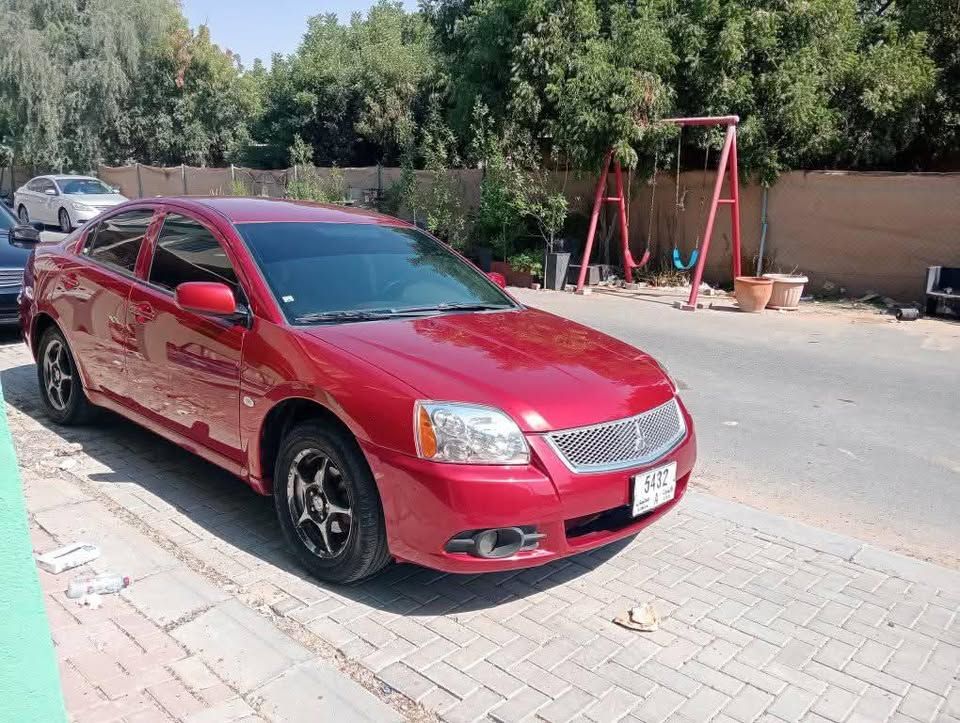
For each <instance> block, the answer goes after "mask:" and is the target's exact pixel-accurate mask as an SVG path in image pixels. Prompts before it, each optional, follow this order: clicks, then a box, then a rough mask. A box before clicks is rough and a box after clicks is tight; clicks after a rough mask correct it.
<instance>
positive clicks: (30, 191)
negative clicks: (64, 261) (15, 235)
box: [13, 176, 127, 233]
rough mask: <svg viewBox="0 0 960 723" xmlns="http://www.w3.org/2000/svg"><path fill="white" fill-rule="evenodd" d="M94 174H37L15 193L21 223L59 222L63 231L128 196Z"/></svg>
mask: <svg viewBox="0 0 960 723" xmlns="http://www.w3.org/2000/svg"><path fill="white" fill-rule="evenodd" d="M118 191H119V189H117V188H111V187H110V186H108V185H107V184H105V183H104V182H103V181H101V180H100V179H99V178H93V177H92V176H37V177H36V178H31V179H30V180H29V181H27V182H26V183H25V184H23V185H22V186H20V188H18V189H17V190H16V192H15V193H14V194H13V208H14V209H15V210H16V212H17V216H18V217H19V219H20V223H30V222H31V221H39V222H40V223H45V224H50V225H51V226H59V227H60V230H61V231H63V232H64V233H70V232H71V231H72V230H73V229H74V228H76V227H77V226H79V225H80V224H82V223H86V222H87V221H89V220H90V219H92V218H94V217H96V216H98V215H99V214H100V213H101V212H103V211H106V210H107V209H108V208H113V207H114V206H116V205H117V204H118V203H123V202H124V201H126V200H127V197H126V196H122V195H120V193H118Z"/></svg>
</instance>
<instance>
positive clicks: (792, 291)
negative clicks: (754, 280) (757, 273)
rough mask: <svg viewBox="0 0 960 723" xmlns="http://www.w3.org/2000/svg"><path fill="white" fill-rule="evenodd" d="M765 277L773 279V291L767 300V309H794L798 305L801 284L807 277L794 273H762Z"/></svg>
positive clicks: (806, 280)
mask: <svg viewBox="0 0 960 723" xmlns="http://www.w3.org/2000/svg"><path fill="white" fill-rule="evenodd" d="M763 277H764V278H765V279H772V280H773V293H772V294H771V295H770V301H768V302H767V308H768V309H790V310H793V309H796V308H797V307H798V306H800V297H801V296H803V286H804V284H806V283H807V282H808V281H809V279H808V278H807V277H806V276H795V275H794V274H764V275H763Z"/></svg>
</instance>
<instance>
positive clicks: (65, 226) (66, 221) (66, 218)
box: [57, 208, 73, 233]
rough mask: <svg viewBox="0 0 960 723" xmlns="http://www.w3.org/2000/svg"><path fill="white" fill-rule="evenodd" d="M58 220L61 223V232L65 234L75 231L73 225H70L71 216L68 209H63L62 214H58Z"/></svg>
mask: <svg viewBox="0 0 960 723" xmlns="http://www.w3.org/2000/svg"><path fill="white" fill-rule="evenodd" d="M57 219H58V220H59V221H60V230H61V231H62V232H63V233H70V232H71V231H73V224H72V223H70V214H69V213H68V212H67V209H65V208H61V209H60V213H58V214H57Z"/></svg>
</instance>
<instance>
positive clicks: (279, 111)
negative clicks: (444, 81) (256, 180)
mask: <svg viewBox="0 0 960 723" xmlns="http://www.w3.org/2000/svg"><path fill="white" fill-rule="evenodd" d="M432 63H433V59H432V56H431V54H430V48H429V28H428V27H427V26H426V24H425V23H424V21H423V18H422V17H420V16H419V15H418V14H414V13H407V12H406V11H404V9H403V6H402V4H401V3H399V2H391V1H389V0H379V2H377V3H376V4H375V5H374V6H373V7H372V8H370V10H369V11H368V13H367V15H366V17H364V16H362V15H361V14H359V13H355V14H354V15H353V17H352V18H351V21H350V23H349V25H341V24H340V22H339V21H338V20H337V17H336V15H333V14H327V15H318V16H315V17H312V18H310V20H309V21H308V27H307V32H306V34H305V35H304V39H303V43H302V44H301V46H300V48H299V49H298V50H297V52H296V53H295V54H294V55H292V56H290V57H289V58H282V57H279V56H274V59H273V63H272V66H271V70H270V73H269V75H268V77H267V78H266V80H265V82H264V83H263V87H264V98H265V110H264V114H263V117H262V119H261V120H260V121H259V123H258V124H257V129H256V131H255V132H256V135H257V137H259V138H261V139H264V140H269V141H270V142H272V143H273V144H274V145H275V147H278V148H284V149H285V148H286V146H288V145H289V144H290V143H291V142H292V141H293V137H294V136H295V135H297V134H299V135H301V136H302V137H303V138H304V140H306V141H307V142H308V143H310V144H311V145H312V146H313V148H314V157H315V160H316V161H317V162H318V163H320V164H324V165H325V164H331V163H338V164H342V165H346V164H354V163H360V164H362V163H370V162H382V163H385V164H386V163H395V162H397V161H398V160H399V158H400V155H401V153H402V151H403V149H404V148H405V147H406V146H408V145H409V144H410V143H412V142H413V141H414V139H415V135H416V129H417V125H418V115H422V106H423V100H424V89H425V87H426V83H427V79H428V77H429V75H430V73H431V68H432ZM272 160H273V162H274V163H277V164H278V165H279V164H280V163H282V160H283V159H282V154H280V153H275V154H274V156H273V159H272Z"/></svg>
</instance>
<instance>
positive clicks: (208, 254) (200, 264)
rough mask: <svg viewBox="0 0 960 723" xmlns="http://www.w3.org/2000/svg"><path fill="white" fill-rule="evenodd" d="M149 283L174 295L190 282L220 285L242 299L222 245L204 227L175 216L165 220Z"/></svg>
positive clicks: (235, 275)
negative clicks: (206, 282)
mask: <svg viewBox="0 0 960 723" xmlns="http://www.w3.org/2000/svg"><path fill="white" fill-rule="evenodd" d="M149 280H150V283H152V284H156V285H157V286H162V287H163V288H165V289H169V290H171V291H173V290H174V289H176V288H177V287H178V286H179V285H180V284H182V283H185V282H187V281H219V282H221V283H224V284H227V285H228V286H229V287H230V288H231V289H233V293H234V294H236V295H237V297H238V298H241V299H242V298H243V297H242V295H241V291H240V285H239V284H238V283H237V274H236V272H235V271H234V270H233V266H232V265H231V264H230V260H229V259H228V258H227V254H226V253H225V252H224V250H223V247H221V246H220V242H218V241H217V239H216V238H215V237H214V236H213V234H212V233H210V231H208V230H207V229H206V228H205V227H204V226H203V225H202V224H200V223H198V222H197V221H194V220H193V219H191V218H187V217H186V216H180V215H178V214H175V213H171V214H169V215H167V216H166V218H164V219H163V228H162V229H161V231H160V236H159V238H158V239H157V245H156V250H155V251H154V252H153V263H152V264H151V265H150V277H149Z"/></svg>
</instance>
